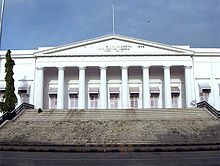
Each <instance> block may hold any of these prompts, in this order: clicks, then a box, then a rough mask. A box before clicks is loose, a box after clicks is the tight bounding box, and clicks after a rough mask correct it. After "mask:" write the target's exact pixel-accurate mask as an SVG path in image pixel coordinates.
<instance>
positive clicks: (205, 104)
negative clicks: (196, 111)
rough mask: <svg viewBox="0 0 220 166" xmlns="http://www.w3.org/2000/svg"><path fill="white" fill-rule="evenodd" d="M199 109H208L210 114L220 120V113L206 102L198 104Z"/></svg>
mask: <svg viewBox="0 0 220 166" xmlns="http://www.w3.org/2000/svg"><path fill="white" fill-rule="evenodd" d="M197 107H198V108H206V109H207V110H208V111H209V112H210V113H212V114H213V115H214V116H216V117H217V118H220V111H218V110H216V109H215V108H214V107H213V106H211V105H210V104H209V103H207V102H206V101H201V102H199V103H197Z"/></svg>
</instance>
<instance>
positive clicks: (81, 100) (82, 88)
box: [78, 67, 86, 109]
mask: <svg viewBox="0 0 220 166" xmlns="http://www.w3.org/2000/svg"><path fill="white" fill-rule="evenodd" d="M85 77H86V75H85V67H79V101H78V102H79V109H85Z"/></svg>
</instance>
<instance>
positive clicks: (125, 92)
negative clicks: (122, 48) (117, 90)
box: [121, 66, 129, 109]
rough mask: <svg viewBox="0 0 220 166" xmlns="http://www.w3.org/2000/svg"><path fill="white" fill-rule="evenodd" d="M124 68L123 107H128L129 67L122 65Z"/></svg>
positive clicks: (122, 68)
mask: <svg viewBox="0 0 220 166" xmlns="http://www.w3.org/2000/svg"><path fill="white" fill-rule="evenodd" d="M121 70H122V108H123V109H127V108H128V98H129V94H128V67H127V66H123V67H121Z"/></svg>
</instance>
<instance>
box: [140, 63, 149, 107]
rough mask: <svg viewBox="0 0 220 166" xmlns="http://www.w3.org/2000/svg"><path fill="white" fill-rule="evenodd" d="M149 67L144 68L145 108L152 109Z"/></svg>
mask: <svg viewBox="0 0 220 166" xmlns="http://www.w3.org/2000/svg"><path fill="white" fill-rule="evenodd" d="M149 79H150V78H149V66H143V88H142V89H143V91H142V93H143V101H142V105H143V108H150V83H149V81H150V80H149Z"/></svg>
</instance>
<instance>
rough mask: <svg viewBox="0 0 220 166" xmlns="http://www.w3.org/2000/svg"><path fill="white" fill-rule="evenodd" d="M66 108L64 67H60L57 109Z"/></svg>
mask: <svg viewBox="0 0 220 166" xmlns="http://www.w3.org/2000/svg"><path fill="white" fill-rule="evenodd" d="M63 108H64V67H58V89H57V109H63Z"/></svg>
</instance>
